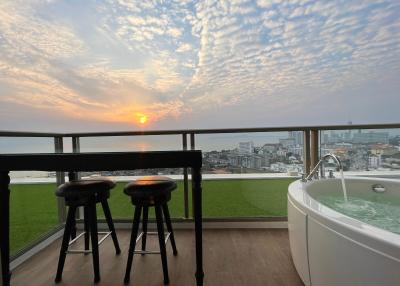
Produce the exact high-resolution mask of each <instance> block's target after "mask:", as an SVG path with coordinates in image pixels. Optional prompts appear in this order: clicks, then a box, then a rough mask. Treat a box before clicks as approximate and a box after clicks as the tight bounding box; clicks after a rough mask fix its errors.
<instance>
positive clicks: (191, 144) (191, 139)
mask: <svg viewBox="0 0 400 286" xmlns="http://www.w3.org/2000/svg"><path fill="white" fill-rule="evenodd" d="M194 135H195V134H194V133H190V150H195V149H196V144H195V136H194ZM192 174H193V170H192ZM192 176H193V175H192ZM192 183H193V177H192ZM192 189H193V187H192ZM194 212H195V210H194V195H193V193H192V216H193V217H194Z"/></svg>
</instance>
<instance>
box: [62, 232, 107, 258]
mask: <svg viewBox="0 0 400 286" xmlns="http://www.w3.org/2000/svg"><path fill="white" fill-rule="evenodd" d="M97 233H98V234H100V235H104V236H103V237H102V238H101V239H100V240H99V242H98V245H100V244H102V243H103V242H104V240H105V239H106V238H107V237H109V236H110V235H111V231H99V232H97ZM84 234H85V232H82V233H80V234H79V235H78V236H77V237H75V238H74V239H73V240H71V241H70V242H69V244H68V246H71V245H72V244H74V243H76V242H77V241H78V239H79V238H81V237H82V236H83V235H84ZM65 253H67V254H79V253H92V251H91V250H67V251H66V252H65Z"/></svg>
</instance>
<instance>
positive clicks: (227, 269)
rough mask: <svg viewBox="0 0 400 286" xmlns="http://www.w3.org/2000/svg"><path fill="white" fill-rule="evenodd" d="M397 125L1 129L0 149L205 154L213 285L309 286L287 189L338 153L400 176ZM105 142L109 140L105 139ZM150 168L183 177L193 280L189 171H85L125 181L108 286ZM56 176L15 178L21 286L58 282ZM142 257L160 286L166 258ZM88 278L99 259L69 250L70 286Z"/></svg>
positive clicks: (115, 195) (141, 264) (185, 273)
mask: <svg viewBox="0 0 400 286" xmlns="http://www.w3.org/2000/svg"><path fill="white" fill-rule="evenodd" d="M398 128H400V124H391V125H361V126H353V125H343V126H316V127H314V126H313V127H283V128H252V129H219V130H172V131H147V132H114V133H92V134H90V133H89V134H88V133H79V134H78V133H76V134H42V133H22V132H6V131H4V132H0V140H2V143H3V144H4V143H5V144H4V146H6V147H10V148H9V149H7V148H4V147H3V148H2V150H1V151H0V153H15V150H14V149H13V146H12V145H11V144H10V142H15V140H16V141H19V142H28V141H26V140H29V142H34V141H35V140H37V142H36V143H32V145H31V146H29V147H28V149H27V151H25V152H29V153H34V152H57V153H62V152H64V153H68V152H73V153H79V152H89V151H129V150H131V149H130V148H131V147H132V146H134V147H135V148H136V149H135V150H139V151H140V150H141V149H140V147H138V146H140V144H127V145H124V144H121V142H128V143H129V142H133V141H132V140H134V139H135V138H140V140H143V141H148V142H152V140H155V141H157V142H163V143H165V144H161V145H160V144H159V145H156V144H153V145H152V144H150V145H149V146H150V147H147V149H146V150H149V149H150V150H152V148H154V149H157V150H159V149H160V148H161V150H177V149H180V150H188V149H191V150H194V149H200V150H203V183H202V184H203V217H204V220H203V227H204V237H203V253H204V272H205V284H206V285H243V284H244V283H246V284H249V285H302V282H301V280H300V278H299V277H298V275H297V272H296V270H295V268H294V266H293V264H292V260H291V255H290V248H289V242H288V232H287V210H286V202H287V201H286V194H287V187H288V185H289V184H290V183H291V182H292V181H294V180H296V179H298V178H299V176H300V173H301V172H305V173H308V172H309V170H310V169H311V168H312V167H313V166H315V164H316V162H317V161H318V158H319V156H320V155H323V154H325V153H326V152H332V151H334V152H335V153H337V154H338V155H340V156H341V158H342V160H343V161H344V163H345V166H346V169H347V171H346V172H345V173H347V174H352V175H368V176H381V177H400V176H399V175H400V172H399V170H398V168H397V166H398V165H397V161H396V160H397V159H396V158H397V157H396V154H397V153H396V148H397V147H396V146H398V145H399V142H398V141H396V140H397V139H396V138H398V136H396V134H398V130H399V129H398ZM359 130H362V131H359ZM354 134H357V135H354ZM360 134H367V135H365V136H363V135H360ZM368 134H369V135H368ZM222 135H223V136H222ZM239 135H240V136H239ZM210 138H214V139H212V140H211V141H212V142H216V144H215V145H218V144H221V145H222V143H221V142H222V139H221V138H224V139H226V138H228V139H229V140H231V141H233V143H232V145H233V146H234V148H236V151H232V150H233V149H234V148H232V149H227V148H226V147H225V146H220V147H219V148H218V146H217V147H215V146H213V147H212V148H210V147H208V146H209V145H208V144H209V142H210ZM265 138H267V139H265ZM268 138H269V139H268ZM271 138H274V139H271ZM276 138H277V139H276ZM99 139H101V140H100V142H101V144H97V142H98V141H99ZM160 139H161V140H160ZM13 140H14V141H13ZM235 140H236V141H235ZM268 140H270V141H273V140H275V142H272V143H271V142H269V141H268ZM389 141H390V142H389ZM0 142H1V141H0ZM116 142H119V143H120V144H116ZM250 142H253V143H250ZM260 142H261V143H260ZM239 143H244V144H239ZM21 144H22V143H21ZM261 144H264V145H262V146H261ZM278 145H279V147H277V146H278ZM0 146H1V145H0ZM36 146H39V147H36ZM160 146H161V147H160ZM246 149H249V150H246ZM256 150H257V153H256ZM357 150H358V151H357ZM397 152H398V151H397ZM289 153H290V154H289ZM267 160H268V162H267ZM328 165H329V164H328ZM328 168H329V166H328ZM149 173H151V174H166V175H168V176H171V177H173V178H174V179H176V180H177V181H178V189H177V190H176V191H175V192H174V193H173V198H172V200H171V202H170V209H171V215H172V217H173V222H174V226H175V229H177V234H176V236H177V245H178V248H179V252H180V253H179V256H178V258H174V257H172V256H171V257H169V264H170V278H171V281H173V284H174V285H192V284H194V272H195V264H194V262H195V259H194V252H193V249H194V247H193V244H194V239H193V237H194V235H193V233H192V232H193V230H192V222H193V216H192V213H193V208H192V197H191V192H190V185H191V184H190V181H191V176H190V174H189V170H187V169H172V170H167V169H154V170H147V171H143V170H138V171H135V172H119V173H115V172H108V173H107V172H95V173H81V176H82V177H90V176H96V175H109V176H113V177H114V178H115V179H116V180H117V181H119V183H118V186H117V187H116V189H115V190H113V192H112V197H111V199H110V206H111V212H112V214H113V218H114V219H115V222H116V225H117V228H118V235H119V238H120V240H121V247H122V250H123V254H122V255H121V256H120V257H115V256H114V255H113V252H112V251H111V250H112V247H111V244H110V243H111V241H109V240H106V242H105V243H104V245H102V246H101V249H100V257H101V261H102V263H101V274H102V282H101V285H110V284H111V283H114V282H115V281H119V280H121V284H122V278H123V272H124V269H125V263H126V251H125V252H124V249H125V250H126V249H127V245H128V240H129V234H128V231H127V229H129V228H130V221H131V219H132V216H133V210H132V206H131V205H130V202H129V200H128V199H127V198H126V197H125V196H124V195H123V194H122V190H121V189H122V187H123V185H124V184H125V182H127V181H129V180H131V179H133V178H135V177H137V176H141V175H144V174H149ZM47 176H48V177H46V178H43V177H41V178H40V179H37V178H32V177H27V176H24V175H23V174H22V175H21V176H19V177H18V174H12V182H11V183H12V185H11V234H10V243H11V257H12V262H11V268H12V269H13V275H12V282H11V283H12V285H24V284H26V281H30V282H31V283H33V285H49V284H50V285H51V284H52V283H53V279H54V274H55V270H56V269H55V265H56V261H57V259H58V254H59V246H60V241H59V237H60V236H61V235H62V227H63V223H64V221H65V211H66V208H65V206H64V205H63V202H62V201H57V200H56V198H55V196H54V189H55V188H56V186H57V185H58V184H61V183H63V182H64V181H65V180H66V174H64V173H61V172H57V173H49V174H47ZM38 197H40V200H38V199H37V198H38ZM32 202H34V203H32ZM98 211H99V217H100V221H101V217H102V213H101V210H100V209H99V210H98ZM81 218H82V214H80V215H79V219H81ZM150 218H154V215H153V214H150ZM100 224H101V222H100ZM222 242H223V243H222ZM154 246H156V245H154ZM135 259H136V260H135V262H134V265H135V266H134V267H135V272H134V275H133V277H134V280H133V283H134V284H135V285H136V284H142V285H153V284H154V285H156V284H157V285H159V284H160V283H161V281H162V272H161V263H160V259H159V257H158V256H154V257H145V258H143V257H135ZM53 266H54V267H53ZM154 269H156V272H155V273H154V271H153V270H154ZM158 274H160V277H158V276H157V275H158ZM79 281H90V282H91V281H92V269H91V258H90V256H87V257H82V256H72V255H70V256H68V257H67V263H66V267H65V275H64V280H63V285H72V284H74V283H75V284H79ZM88 283H89V282H88Z"/></svg>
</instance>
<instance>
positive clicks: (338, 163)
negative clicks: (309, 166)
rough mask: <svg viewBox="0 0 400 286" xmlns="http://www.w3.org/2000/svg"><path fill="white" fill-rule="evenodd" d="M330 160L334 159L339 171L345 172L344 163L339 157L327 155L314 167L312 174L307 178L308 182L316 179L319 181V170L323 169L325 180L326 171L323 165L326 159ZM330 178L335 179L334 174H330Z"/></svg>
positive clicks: (322, 176)
mask: <svg viewBox="0 0 400 286" xmlns="http://www.w3.org/2000/svg"><path fill="white" fill-rule="evenodd" d="M328 158H332V159H333V160H334V161H335V163H336V164H337V166H338V168H339V170H343V165H342V162H341V161H340V159H339V157H337V156H336V155H335V154H332V153H328V154H326V155H324V156H323V157H322V158H321V160H319V162H318V163H317V165H316V166H315V167H314V169H313V170H312V171H311V172H310V174H308V176H307V177H306V179H305V180H306V181H310V180H312V179H313V177H314V178H316V179H318V168H319V167H321V175H320V177H321V178H325V170H324V165H323V163H324V162H325V160H326V159H328ZM329 178H333V173H332V172H329Z"/></svg>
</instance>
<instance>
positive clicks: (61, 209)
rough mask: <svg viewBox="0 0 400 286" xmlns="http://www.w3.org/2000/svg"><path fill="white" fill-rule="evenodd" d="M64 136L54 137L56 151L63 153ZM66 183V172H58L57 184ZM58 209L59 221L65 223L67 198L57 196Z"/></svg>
mask: <svg viewBox="0 0 400 286" xmlns="http://www.w3.org/2000/svg"><path fill="white" fill-rule="evenodd" d="M63 152H64V148H63V137H54V153H63ZM64 183H65V174H64V172H59V171H57V172H56V184H57V186H60V185H62V184H64ZM57 209H58V222H59V223H64V222H65V220H66V218H67V213H66V209H65V200H64V199H63V198H57Z"/></svg>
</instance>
